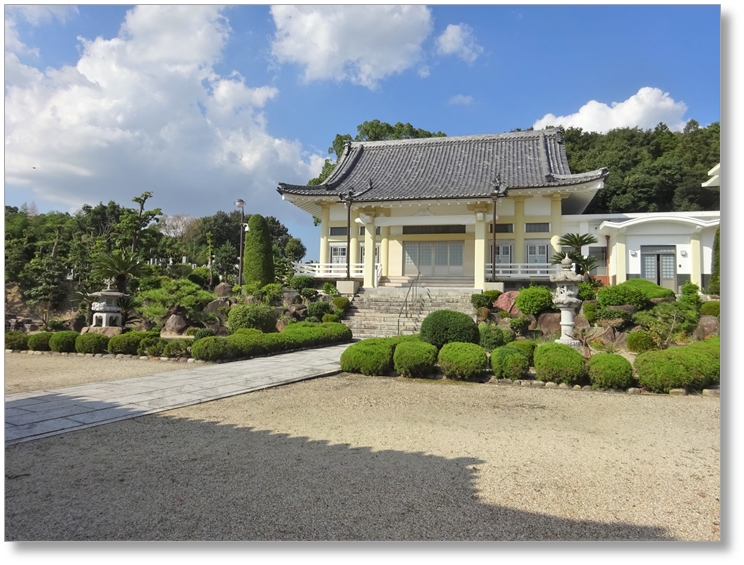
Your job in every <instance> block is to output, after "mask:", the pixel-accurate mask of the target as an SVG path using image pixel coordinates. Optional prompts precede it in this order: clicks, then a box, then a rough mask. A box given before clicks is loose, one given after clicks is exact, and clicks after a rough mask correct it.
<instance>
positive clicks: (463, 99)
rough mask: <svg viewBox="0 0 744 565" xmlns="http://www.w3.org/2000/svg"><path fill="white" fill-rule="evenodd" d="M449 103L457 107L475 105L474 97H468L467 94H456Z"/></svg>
mask: <svg viewBox="0 0 744 565" xmlns="http://www.w3.org/2000/svg"><path fill="white" fill-rule="evenodd" d="M449 103H450V104H453V105H455V106H469V105H470V104H472V103H473V97H472V96H470V95H469V94H468V95H467V96H466V95H465V94H455V95H454V96H453V97H452V98H450V99H449Z"/></svg>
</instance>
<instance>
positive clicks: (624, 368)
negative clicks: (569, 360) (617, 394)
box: [587, 353, 633, 390]
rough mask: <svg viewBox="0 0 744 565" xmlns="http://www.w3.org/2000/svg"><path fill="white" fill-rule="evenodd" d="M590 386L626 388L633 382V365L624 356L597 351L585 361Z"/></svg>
mask: <svg viewBox="0 0 744 565" xmlns="http://www.w3.org/2000/svg"><path fill="white" fill-rule="evenodd" d="M587 367H588V370H589V380H590V381H591V383H592V388H599V389H607V388H619V389H623V390H625V389H627V388H630V386H631V385H632V384H633V367H632V365H631V364H630V361H628V360H627V359H626V358H625V357H622V356H620V355H616V354H614V353H598V354H597V355H593V356H592V358H591V359H589V362H588V363H587Z"/></svg>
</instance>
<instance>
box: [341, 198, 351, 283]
mask: <svg viewBox="0 0 744 565" xmlns="http://www.w3.org/2000/svg"><path fill="white" fill-rule="evenodd" d="M339 198H340V199H341V201H342V202H343V203H344V204H345V205H346V280H347V281H348V280H349V279H351V203H352V201H353V199H354V189H353V188H351V189H349V192H348V193H347V194H346V195H340V196H339Z"/></svg>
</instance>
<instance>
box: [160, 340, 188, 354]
mask: <svg viewBox="0 0 744 565" xmlns="http://www.w3.org/2000/svg"><path fill="white" fill-rule="evenodd" d="M191 344H192V342H191V340H190V339H174V340H173V341H169V342H168V344H167V345H166V346H165V347H164V348H163V357H176V358H183V357H190V356H191V355H190V354H189V348H190V347H191Z"/></svg>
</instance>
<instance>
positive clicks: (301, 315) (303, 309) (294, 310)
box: [287, 304, 307, 322]
mask: <svg viewBox="0 0 744 565" xmlns="http://www.w3.org/2000/svg"><path fill="white" fill-rule="evenodd" d="M287 310H288V313H289V315H290V316H292V317H293V318H294V319H295V320H297V321H298V322H301V321H302V320H304V319H305V318H307V306H305V305H304V304H290V305H289V308H288V309H287Z"/></svg>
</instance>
